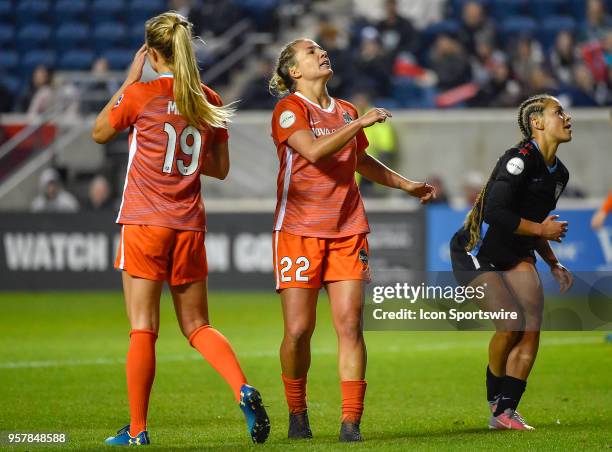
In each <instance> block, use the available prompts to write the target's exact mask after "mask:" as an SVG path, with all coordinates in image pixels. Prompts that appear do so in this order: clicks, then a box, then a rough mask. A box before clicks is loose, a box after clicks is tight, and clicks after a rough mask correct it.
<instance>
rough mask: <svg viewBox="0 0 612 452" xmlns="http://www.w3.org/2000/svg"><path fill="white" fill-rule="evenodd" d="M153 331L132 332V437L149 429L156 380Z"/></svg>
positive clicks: (129, 379) (129, 362) (129, 371)
mask: <svg viewBox="0 0 612 452" xmlns="http://www.w3.org/2000/svg"><path fill="white" fill-rule="evenodd" d="M156 340H157V333H155V331H151V330H132V331H130V346H129V348H128V353H127V362H126V375H127V390H128V400H129V402H130V435H132V436H136V435H138V434H139V433H140V432H142V431H143V430H146V428H147V410H148V408H149V396H150V395H151V386H153V379H154V378H155V341H156Z"/></svg>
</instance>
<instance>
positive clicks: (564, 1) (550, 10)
mask: <svg viewBox="0 0 612 452" xmlns="http://www.w3.org/2000/svg"><path fill="white" fill-rule="evenodd" d="M529 10H530V12H531V15H532V16H533V17H534V18H540V19H541V18H545V17H548V16H559V15H564V14H569V13H570V0H538V1H537V2H531V4H530V5H529Z"/></svg>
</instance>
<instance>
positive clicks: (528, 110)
mask: <svg viewBox="0 0 612 452" xmlns="http://www.w3.org/2000/svg"><path fill="white" fill-rule="evenodd" d="M551 99H554V97H553V96H551V95H550V94H537V95H535V96H532V97H530V98H529V99H527V100H525V101H524V102H523V103H522V104H521V105H520V106H519V110H518V126H519V129H520V131H521V133H522V135H523V139H522V140H521V141H520V143H519V144H517V147H521V146H523V145H525V144H526V143H527V142H528V141H529V140H531V139H532V138H533V132H532V130H531V117H532V116H534V115H542V112H543V111H544V109H545V108H546V104H547V103H548V102H549V101H550V100H551ZM492 176H493V173H491V175H490V176H489V179H488V180H487V182H486V183H485V185H484V187H482V190H481V191H480V193H478V196H477V197H476V201H475V202H474V205H473V206H472V210H470V212H469V213H468V215H467V217H466V219H465V222H464V224H463V228H464V229H465V230H466V231H468V233H469V235H470V240H469V241H468V244H467V245H466V247H465V250H466V251H471V250H472V249H474V247H475V246H476V244H477V243H478V242H479V241H480V226H481V225H482V221H483V214H484V197H485V193H486V190H487V186H488V185H489V182H490V181H491V177H492Z"/></svg>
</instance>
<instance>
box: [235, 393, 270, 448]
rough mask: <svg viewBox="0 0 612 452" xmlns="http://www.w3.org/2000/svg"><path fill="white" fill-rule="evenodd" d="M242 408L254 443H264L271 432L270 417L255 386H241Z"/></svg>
mask: <svg viewBox="0 0 612 452" xmlns="http://www.w3.org/2000/svg"><path fill="white" fill-rule="evenodd" d="M240 409H241V410H242V412H243V413H244V417H245V419H246V423H247V430H248V432H249V435H251V439H252V440H253V442H254V443H264V442H265V441H266V439H268V435H269V434H270V418H269V417H268V413H266V409H265V408H264V406H263V402H262V401H261V395H260V394H259V391H258V390H257V389H255V388H254V387H253V386H249V385H242V387H241V388H240Z"/></svg>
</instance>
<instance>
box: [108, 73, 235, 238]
mask: <svg viewBox="0 0 612 452" xmlns="http://www.w3.org/2000/svg"><path fill="white" fill-rule="evenodd" d="M173 82H174V79H173V77H172V75H169V74H168V75H162V76H160V77H159V78H158V79H156V80H153V81H150V82H138V83H134V84H133V85H130V86H129V87H128V88H127V89H126V90H125V91H124V92H123V94H122V95H121V96H120V97H119V99H118V100H117V103H116V104H115V106H114V107H113V108H112V109H111V111H110V114H109V119H110V124H111V126H113V128H115V129H117V130H123V129H126V128H128V127H131V130H130V138H129V142H130V153H129V160H128V169H127V175H126V178H125V185H124V187H123V197H122V199H121V207H120V209H119V215H118V216H117V223H120V224H146V225H151V226H163V227H167V228H172V229H182V230H192V231H204V230H205V229H206V226H205V216H204V205H203V203H202V199H201V194H200V189H201V187H200V167H201V164H202V162H203V161H204V156H205V155H206V152H207V149H208V147H209V146H210V145H211V144H212V143H217V142H221V141H227V139H228V135H227V131H226V130H225V129H196V128H195V127H193V126H190V125H188V124H187V121H186V120H185V118H184V117H183V116H181V115H180V113H179V111H178V110H177V107H176V103H175V101H174V97H173V94H172V87H173ZM203 89H204V93H205V94H206V96H207V98H208V101H209V102H210V103H212V104H214V105H221V99H220V97H219V96H218V95H217V94H216V93H215V92H214V91H213V90H211V89H210V88H208V87H206V86H203Z"/></svg>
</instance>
